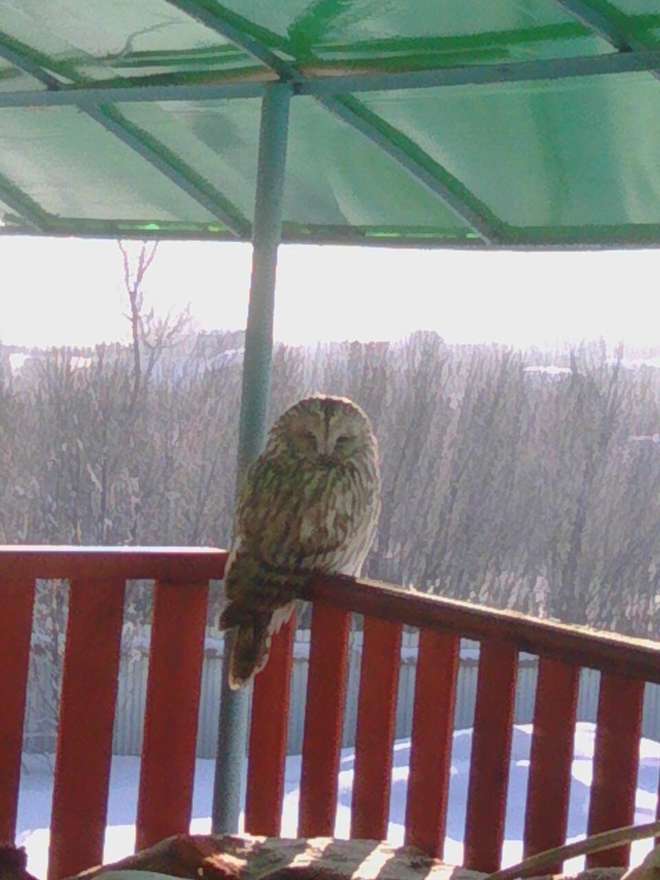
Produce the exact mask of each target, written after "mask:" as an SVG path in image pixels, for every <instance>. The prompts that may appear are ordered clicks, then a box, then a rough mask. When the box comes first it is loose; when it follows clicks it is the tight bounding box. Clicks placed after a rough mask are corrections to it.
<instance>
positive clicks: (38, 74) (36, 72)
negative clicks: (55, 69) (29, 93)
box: [0, 34, 61, 89]
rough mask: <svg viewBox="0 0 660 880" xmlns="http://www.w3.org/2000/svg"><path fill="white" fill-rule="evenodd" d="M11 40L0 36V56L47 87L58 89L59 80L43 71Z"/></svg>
mask: <svg viewBox="0 0 660 880" xmlns="http://www.w3.org/2000/svg"><path fill="white" fill-rule="evenodd" d="M13 42H14V41H13V40H12V41H9V39H8V38H7V37H6V35H4V34H3V35H2V36H1V37H0V58H4V59H5V61H8V62H9V63H10V64H13V65H14V67H16V68H18V69H19V70H22V71H23V72H24V73H29V74H30V76H33V77H34V78H35V79H36V80H38V81H39V82H40V83H43V84H44V85H45V86H46V87H47V88H49V89H58V88H59V87H60V85H61V83H60V81H59V80H58V79H57V78H56V77H54V76H53V75H52V74H50V73H48V72H47V71H45V70H44V69H43V67H42V66H41V65H40V64H39V63H38V62H37V61H35V60H34V58H31V57H30V56H28V55H27V54H26V53H25V52H24V51H22V49H21V50H17V49H15V48H14V46H13V45H12V43H13Z"/></svg>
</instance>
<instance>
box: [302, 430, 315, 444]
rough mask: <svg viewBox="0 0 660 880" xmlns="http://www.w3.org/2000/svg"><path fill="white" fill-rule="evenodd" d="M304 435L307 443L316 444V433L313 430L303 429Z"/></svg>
mask: <svg viewBox="0 0 660 880" xmlns="http://www.w3.org/2000/svg"><path fill="white" fill-rule="evenodd" d="M302 436H303V438H304V440H305V442H306V443H310V444H313V445H316V434H315V433H314V432H313V431H303V432H302Z"/></svg>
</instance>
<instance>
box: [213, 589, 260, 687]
mask: <svg viewBox="0 0 660 880" xmlns="http://www.w3.org/2000/svg"><path fill="white" fill-rule="evenodd" d="M270 621H271V615H270V614H269V613H265V614H264V613H262V614H258V613H257V614H254V613H252V614H247V613H246V611H245V609H243V608H241V607H240V606H239V605H237V603H230V604H229V605H228V606H227V607H226V608H225V609H224V611H223V612H222V615H221V617H220V629H233V630H234V640H233V643H232V647H231V653H230V655H229V687H230V688H231V689H232V690H233V691H237V690H239V689H240V688H242V687H245V686H246V685H247V684H248V683H249V682H250V681H251V680H252V679H253V678H254V676H255V675H256V674H257V672H260V671H261V670H262V669H263V668H264V666H265V665H266V662H267V660H268V651H269V649H270Z"/></svg>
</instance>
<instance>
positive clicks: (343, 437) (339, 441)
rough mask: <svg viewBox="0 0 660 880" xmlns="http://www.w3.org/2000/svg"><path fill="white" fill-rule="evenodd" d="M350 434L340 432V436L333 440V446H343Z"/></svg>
mask: <svg viewBox="0 0 660 880" xmlns="http://www.w3.org/2000/svg"><path fill="white" fill-rule="evenodd" d="M350 439H351V438H350V436H349V435H348V434H342V435H341V436H340V437H337V439H336V440H335V446H345V445H346V444H347V443H348V442H349V440H350Z"/></svg>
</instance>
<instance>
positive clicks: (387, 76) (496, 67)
mask: <svg viewBox="0 0 660 880" xmlns="http://www.w3.org/2000/svg"><path fill="white" fill-rule="evenodd" d="M657 69H660V49H652V50H651V49H649V50H645V51H639V52H616V53H614V52H613V53H611V54H608V55H587V56H579V57H574V58H547V59H540V60H538V61H516V62H511V63H504V64H478V65H468V66H465V67H442V68H435V69H433V70H431V69H426V70H416V71H404V72H396V73H387V72H383V73H379V72H375V71H373V70H370V71H368V72H365V73H356V74H351V75H348V76H320V77H316V78H311V77H308V78H307V79H305V81H304V82H303V83H301V84H300V85H298V86H296V91H297V92H298V93H299V94H301V95H315V96H319V95H339V94H345V93H346V92H366V91H379V92H380V91H397V90H405V89H428V88H442V87H450V86H461V85H474V86H479V85H496V84H498V83H516V82H534V81H539V80H547V81H552V80H561V79H573V78H579V77H584V76H610V75H612V74H625V73H639V72H642V71H648V72H653V71H654V70H657Z"/></svg>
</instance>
